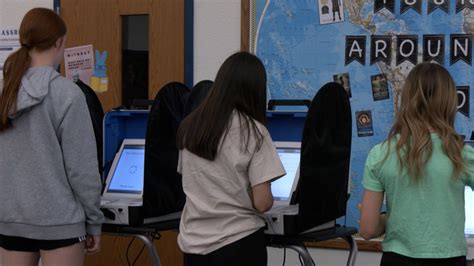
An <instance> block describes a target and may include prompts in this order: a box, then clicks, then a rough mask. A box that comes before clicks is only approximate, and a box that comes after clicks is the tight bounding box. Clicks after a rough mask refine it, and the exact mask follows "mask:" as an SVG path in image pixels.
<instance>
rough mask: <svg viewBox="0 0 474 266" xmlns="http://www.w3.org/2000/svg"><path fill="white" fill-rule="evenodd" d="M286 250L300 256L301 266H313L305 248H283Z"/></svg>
mask: <svg viewBox="0 0 474 266" xmlns="http://www.w3.org/2000/svg"><path fill="white" fill-rule="evenodd" d="M285 247H286V248H289V249H292V250H294V251H296V252H297V253H298V254H299V255H301V258H303V266H313V265H314V264H313V259H312V258H311V255H310V254H309V252H308V250H307V249H306V247H305V246H285Z"/></svg>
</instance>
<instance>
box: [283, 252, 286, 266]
mask: <svg viewBox="0 0 474 266" xmlns="http://www.w3.org/2000/svg"><path fill="white" fill-rule="evenodd" d="M285 263H286V248H283V266H285Z"/></svg>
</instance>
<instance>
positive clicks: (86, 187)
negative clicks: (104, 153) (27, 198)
mask: <svg viewBox="0 0 474 266" xmlns="http://www.w3.org/2000/svg"><path fill="white" fill-rule="evenodd" d="M76 92H77V93H76ZM93 132H94V131H93V130H92V122H91V119H90V116H89V113H88V109H87V105H86V101H85V98H84V95H82V94H81V91H80V90H79V89H77V91H75V93H74V95H73V97H72V99H71V103H70V105H69V107H68V108H67V109H66V112H65V114H64V116H63V118H62V121H61V123H60V124H59V128H58V138H59V142H60V144H61V148H62V152H63V158H64V167H65V169H66V174H67V178H68V180H69V184H70V185H71V188H72V191H73V193H74V195H75V196H76V198H77V199H78V201H79V202H80V203H81V204H82V206H83V208H84V211H85V216H86V233H87V234H89V235H100V234H101V226H102V223H103V221H104V216H103V214H102V212H101V210H100V194H101V189H102V185H101V180H100V175H99V172H98V168H97V149H96V144H95V138H94V135H93Z"/></svg>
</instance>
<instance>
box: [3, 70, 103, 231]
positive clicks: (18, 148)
mask: <svg viewBox="0 0 474 266" xmlns="http://www.w3.org/2000/svg"><path fill="white" fill-rule="evenodd" d="M1 91H2V84H1V82H0V92H1ZM10 118H11V119H12V125H13V127H12V128H9V129H7V130H5V131H3V132H0V234H3V235H9V236H19V237H26V238H32V239H43V240H50V239H67V238H75V237H79V236H83V235H85V234H90V235H100V233H101V224H102V222H103V220H104V218H103V214H102V212H101V211H100V209H99V208H100V192H101V184H100V176H99V173H98V170H97V169H98V168H97V151H96V146H95V139H94V135H93V130H92V123H91V120H90V116H89V113H88V109H87V105H86V101H85V97H84V95H83V94H82V92H81V90H80V89H79V88H78V87H77V86H76V85H75V84H74V83H73V82H71V81H69V80H66V79H65V78H63V77H61V76H60V75H59V73H57V72H56V71H55V70H54V69H53V68H51V67H37V68H30V69H29V70H28V72H27V73H26V74H25V76H24V77H23V79H22V84H21V88H20V90H19V92H18V100H17V106H16V112H14V113H11V114H10Z"/></svg>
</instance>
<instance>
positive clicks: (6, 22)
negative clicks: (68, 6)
mask: <svg viewBox="0 0 474 266" xmlns="http://www.w3.org/2000/svg"><path fill="white" fill-rule="evenodd" d="M58 5H59V0H28V1H18V0H0V76H1V78H3V64H4V62H5V60H6V59H7V57H8V56H9V55H10V54H11V53H12V52H14V51H16V50H17V49H18V48H20V43H19V34H18V33H19V29H20V23H21V20H22V19H23V16H24V15H25V14H26V12H28V10H30V9H32V8H35V7H45V8H50V9H55V7H57V6H58Z"/></svg>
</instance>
